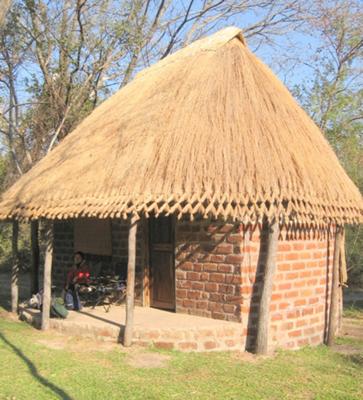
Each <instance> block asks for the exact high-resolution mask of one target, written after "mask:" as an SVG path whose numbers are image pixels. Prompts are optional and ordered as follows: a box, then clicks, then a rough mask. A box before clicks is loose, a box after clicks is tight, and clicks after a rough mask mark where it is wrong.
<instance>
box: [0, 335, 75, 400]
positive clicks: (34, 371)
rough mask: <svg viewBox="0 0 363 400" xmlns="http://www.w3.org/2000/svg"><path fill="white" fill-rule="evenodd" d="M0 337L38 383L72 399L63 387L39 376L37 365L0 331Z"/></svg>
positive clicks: (62, 397)
mask: <svg viewBox="0 0 363 400" xmlns="http://www.w3.org/2000/svg"><path fill="white" fill-rule="evenodd" d="M0 339H1V340H2V341H3V342H4V343H6V344H7V345H8V346H9V347H10V348H11V349H12V350H13V352H14V353H15V354H16V355H17V356H18V357H19V358H21V359H22V360H23V361H24V363H25V364H26V366H27V367H28V369H29V371H30V373H31V374H32V375H33V376H34V378H35V379H36V380H37V381H38V382H39V383H41V384H42V385H43V386H44V387H46V388H48V389H50V390H51V391H52V392H53V393H55V394H56V395H58V396H59V397H60V398H61V399H63V400H72V397H70V396H69V395H68V394H67V393H66V392H65V391H64V390H63V389H61V388H59V387H58V386H56V385H54V384H53V383H51V382H49V381H48V380H47V379H45V378H44V377H43V376H41V375H40V374H39V372H38V370H37V367H36V366H35V365H34V364H33V363H32V362H31V361H30V360H29V358H28V357H26V356H25V354H24V353H23V352H22V351H21V350H20V349H18V348H17V347H16V346H15V345H13V344H12V343H11V342H10V341H9V340H8V339H7V338H6V337H5V336H4V334H3V333H1V332H0Z"/></svg>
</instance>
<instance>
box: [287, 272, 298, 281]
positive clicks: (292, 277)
mask: <svg viewBox="0 0 363 400" xmlns="http://www.w3.org/2000/svg"><path fill="white" fill-rule="evenodd" d="M298 276H299V274H298V273H297V272H289V273H287V274H286V279H288V280H292V279H296V278H297V277H298Z"/></svg>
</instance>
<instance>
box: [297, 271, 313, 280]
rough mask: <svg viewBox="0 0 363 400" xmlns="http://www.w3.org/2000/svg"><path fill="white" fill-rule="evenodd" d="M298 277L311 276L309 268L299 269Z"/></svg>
mask: <svg viewBox="0 0 363 400" xmlns="http://www.w3.org/2000/svg"><path fill="white" fill-rule="evenodd" d="M299 276H300V278H309V277H310V276H311V271H310V270H305V271H301V272H300V274H299Z"/></svg>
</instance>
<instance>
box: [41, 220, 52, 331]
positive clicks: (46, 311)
mask: <svg viewBox="0 0 363 400" xmlns="http://www.w3.org/2000/svg"><path fill="white" fill-rule="evenodd" d="M45 243H46V249H45V259H44V276H43V309H42V325H41V329H42V330H43V331H44V330H47V329H48V328H49V317H50V305H51V304H50V303H51V296H52V293H51V292H52V261H53V221H48V222H47V224H46V229H45Z"/></svg>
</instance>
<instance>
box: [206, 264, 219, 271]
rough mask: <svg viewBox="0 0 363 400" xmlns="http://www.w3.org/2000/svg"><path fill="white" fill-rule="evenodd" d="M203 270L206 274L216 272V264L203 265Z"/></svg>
mask: <svg viewBox="0 0 363 400" xmlns="http://www.w3.org/2000/svg"><path fill="white" fill-rule="evenodd" d="M203 269H204V271H207V272H217V264H210V263H205V264H204V265H203Z"/></svg>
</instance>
